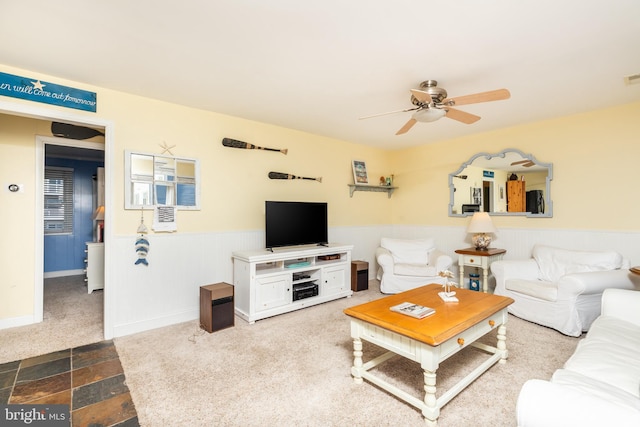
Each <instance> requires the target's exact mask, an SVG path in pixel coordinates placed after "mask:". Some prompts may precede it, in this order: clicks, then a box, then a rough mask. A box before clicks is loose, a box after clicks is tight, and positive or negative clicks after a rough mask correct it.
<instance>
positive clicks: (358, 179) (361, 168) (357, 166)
mask: <svg viewBox="0 0 640 427" xmlns="http://www.w3.org/2000/svg"><path fill="white" fill-rule="evenodd" d="M351 166H352V167H353V183H354V184H356V185H367V184H369V178H368V176H367V165H366V164H365V162H363V161H361V160H353V161H352V162H351Z"/></svg>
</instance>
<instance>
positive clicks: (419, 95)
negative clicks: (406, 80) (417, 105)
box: [411, 89, 433, 104]
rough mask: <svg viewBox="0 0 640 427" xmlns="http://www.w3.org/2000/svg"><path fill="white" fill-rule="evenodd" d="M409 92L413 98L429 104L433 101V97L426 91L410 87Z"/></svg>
mask: <svg viewBox="0 0 640 427" xmlns="http://www.w3.org/2000/svg"><path fill="white" fill-rule="evenodd" d="M411 94H412V95H413V96H415V98H416V99H417V100H418V101H420V102H422V103H425V104H431V103H432V102H433V99H432V98H431V95H429V94H428V93H427V92H424V91H422V90H418V89H411Z"/></svg>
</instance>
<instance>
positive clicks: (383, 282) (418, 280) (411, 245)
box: [376, 237, 453, 294]
mask: <svg viewBox="0 0 640 427" xmlns="http://www.w3.org/2000/svg"><path fill="white" fill-rule="evenodd" d="M376 260H377V262H378V265H379V266H380V269H379V270H378V275H377V276H378V279H379V280H380V291H381V292H382V293H385V294H396V293H398V292H403V291H407V290H409V289H413V288H417V287H419V286H424V285H428V284H430V283H439V284H444V283H445V282H446V281H447V278H446V277H441V276H439V275H438V273H439V272H440V271H443V270H448V269H450V268H451V264H452V263H453V260H452V259H451V257H450V256H449V255H446V254H445V253H443V252H441V251H439V250H437V249H436V247H435V241H434V239H431V238H426V239H392V238H389V237H383V238H382V239H381V241H380V247H379V248H378V249H377V250H376Z"/></svg>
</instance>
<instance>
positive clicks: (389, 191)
mask: <svg viewBox="0 0 640 427" xmlns="http://www.w3.org/2000/svg"><path fill="white" fill-rule="evenodd" d="M396 188H398V187H390V186H386V185H358V184H349V197H353V193H354V192H356V191H377V192H382V193H387V198H389V199H390V198H391V195H392V194H393V191H394V190H395V189H396Z"/></svg>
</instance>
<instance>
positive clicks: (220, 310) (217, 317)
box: [211, 296, 234, 331]
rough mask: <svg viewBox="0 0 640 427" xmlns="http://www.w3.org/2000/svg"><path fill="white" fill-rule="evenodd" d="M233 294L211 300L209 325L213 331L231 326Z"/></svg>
mask: <svg viewBox="0 0 640 427" xmlns="http://www.w3.org/2000/svg"><path fill="white" fill-rule="evenodd" d="M233 320H234V319H233V296H228V297H225V298H220V299H214V300H213V301H211V325H212V329H213V330H214V331H217V330H220V329H224V328H228V327H230V326H233Z"/></svg>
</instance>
